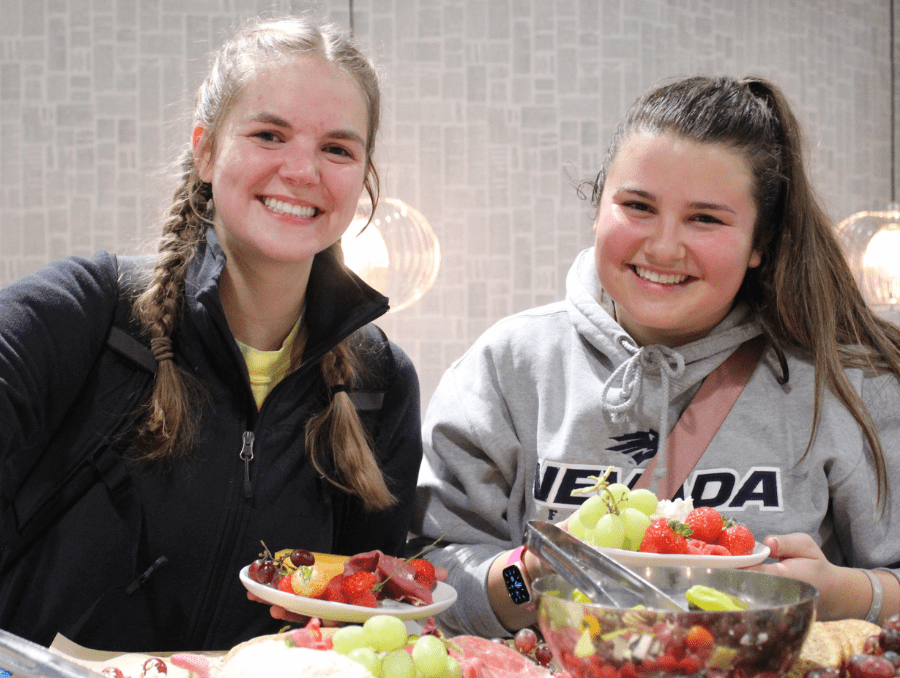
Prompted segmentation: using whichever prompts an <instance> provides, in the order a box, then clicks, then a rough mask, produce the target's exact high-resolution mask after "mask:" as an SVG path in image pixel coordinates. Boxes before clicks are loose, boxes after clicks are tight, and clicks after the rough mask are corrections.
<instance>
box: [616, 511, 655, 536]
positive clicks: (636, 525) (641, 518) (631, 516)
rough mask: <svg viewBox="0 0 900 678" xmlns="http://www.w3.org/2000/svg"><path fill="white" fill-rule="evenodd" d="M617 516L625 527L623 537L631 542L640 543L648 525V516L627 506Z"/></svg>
mask: <svg viewBox="0 0 900 678" xmlns="http://www.w3.org/2000/svg"><path fill="white" fill-rule="evenodd" d="M619 518H621V520H622V526H623V527H624V528H625V538H626V539H627V540H628V541H629V542H630V543H632V544H638V545H640V543H641V540H642V539H643V538H644V532H646V531H647V528H648V527H650V516H648V515H647V514H646V513H644V512H642V511H639V510H638V509H636V508H631V507H630V506H629V507H628V508H626V509H624V510H623V511H622V512H621V513H619Z"/></svg>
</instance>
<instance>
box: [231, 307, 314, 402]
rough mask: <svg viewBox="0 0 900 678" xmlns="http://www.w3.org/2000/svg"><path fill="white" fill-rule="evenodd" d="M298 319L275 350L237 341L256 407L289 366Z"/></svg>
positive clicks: (283, 375)
mask: <svg viewBox="0 0 900 678" xmlns="http://www.w3.org/2000/svg"><path fill="white" fill-rule="evenodd" d="M299 328H300V321H299V320H298V321H297V323H296V324H295V325H294V328H293V329H292V330H291V332H290V334H288V335H287V337H285V339H284V343H283V344H282V345H281V348H280V349H278V350H277V351H259V350H257V349H255V348H253V347H251V346H247V345H246V344H242V343H241V342H238V346H239V347H240V349H241V353H243V355H244V362H246V363H247V370H248V371H249V372H250V388H251V389H252V390H253V399H254V400H256V407H257V409H259V408H261V407H262V404H263V401H264V400H265V399H266V396H267V395H269V392H270V391H271V390H272V389H273V388H275V385H276V384H278V382H279V381H281V380H282V379H284V377H285V375H286V374H287V373H288V370H290V368H291V349H292V348H293V347H294V340H295V339H296V338H297V331H298V330H299Z"/></svg>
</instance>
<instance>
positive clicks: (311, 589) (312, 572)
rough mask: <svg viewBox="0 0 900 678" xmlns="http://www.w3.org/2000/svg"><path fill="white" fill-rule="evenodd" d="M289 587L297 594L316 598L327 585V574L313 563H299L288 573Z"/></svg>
mask: <svg viewBox="0 0 900 678" xmlns="http://www.w3.org/2000/svg"><path fill="white" fill-rule="evenodd" d="M289 578H290V580H291V588H292V589H293V592H294V593H296V594H297V595H298V596H306V597H307V598H317V597H318V596H319V595H321V594H322V592H323V591H325V587H326V586H328V574H327V573H326V572H325V570H323V569H320V568H318V567H316V566H315V565H313V566H312V567H309V566H308V565H301V566H300V567H298V568H297V569H296V570H294V572H293V573H291V574H290V575H289Z"/></svg>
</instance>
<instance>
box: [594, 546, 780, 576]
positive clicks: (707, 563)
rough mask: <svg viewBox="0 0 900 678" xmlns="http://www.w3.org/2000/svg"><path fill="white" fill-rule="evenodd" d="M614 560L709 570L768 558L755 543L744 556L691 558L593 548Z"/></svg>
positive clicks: (754, 562)
mask: <svg viewBox="0 0 900 678" xmlns="http://www.w3.org/2000/svg"><path fill="white" fill-rule="evenodd" d="M595 548H597V550H598V551H601V552H603V553H605V554H606V555H608V556H609V557H610V558H615V559H616V560H618V561H619V562H620V563H622V565H627V566H628V567H647V566H665V567H711V568H719V569H721V568H738V567H750V566H751V565H759V564H760V563H761V562H762V561H764V560H765V559H766V558H768V557H769V547H768V546H763V545H762V544H760V543H759V542H756V547H755V548H754V549H753V553H751V554H749V555H746V556H692V555H678V554H672V555H669V554H664V553H642V552H641V551H626V550H625V549H609V548H600V547H595Z"/></svg>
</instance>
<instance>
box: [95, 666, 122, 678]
mask: <svg viewBox="0 0 900 678" xmlns="http://www.w3.org/2000/svg"><path fill="white" fill-rule="evenodd" d="M100 673H102V674H103V675H104V676H109V678H125V674H124V673H122V671H121V669H117V668H116V667H115V666H107V667H106V668H105V669H103V670H102V671H101V672H100Z"/></svg>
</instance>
